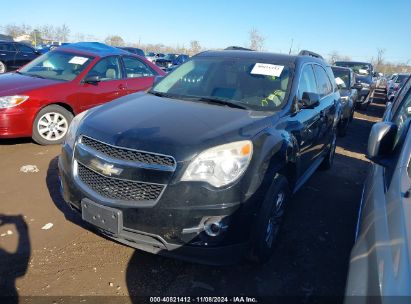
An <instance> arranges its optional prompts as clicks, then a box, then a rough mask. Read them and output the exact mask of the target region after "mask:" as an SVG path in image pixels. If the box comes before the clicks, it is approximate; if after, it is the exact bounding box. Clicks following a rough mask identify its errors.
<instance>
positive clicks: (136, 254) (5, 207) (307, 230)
mask: <svg viewBox="0 0 411 304" xmlns="http://www.w3.org/2000/svg"><path fill="white" fill-rule="evenodd" d="M384 108H385V106H384V105H379V104H373V105H371V106H370V107H369V109H368V111H367V113H366V114H364V113H356V115H355V119H354V121H353V123H352V125H351V127H350V129H349V132H348V135H347V136H346V137H345V138H343V139H339V142H338V144H339V147H338V148H337V153H338V155H337V156H336V159H335V166H334V167H333V169H332V170H330V171H328V172H317V173H316V174H315V175H314V176H313V177H312V178H311V179H310V181H309V182H308V183H307V184H306V185H305V187H303V189H302V190H300V191H299V192H298V193H297V194H296V196H295V197H294V198H293V200H292V202H291V203H290V205H289V206H288V209H287V214H286V219H285V225H284V227H283V231H282V234H281V237H280V239H279V242H278V248H277V250H276V252H275V254H274V256H273V258H272V260H271V262H270V263H268V264H267V265H265V266H264V267H256V266H255V265H253V264H251V263H247V262H244V263H243V264H241V265H238V266H235V267H232V266H231V267H211V266H203V265H196V264H190V263H185V262H181V261H177V260H173V259H168V258H163V257H160V256H154V255H151V254H148V253H144V252H141V251H136V250H134V249H132V248H128V247H125V246H123V245H119V244H117V243H115V242H113V241H110V240H107V239H105V238H103V237H101V236H99V235H97V234H95V233H94V232H91V231H89V230H86V229H85V228H87V227H86V226H85V225H84V224H82V223H81V220H80V219H79V218H78V216H76V215H74V214H72V213H71V211H70V210H69V208H68V207H66V205H65V204H64V203H63V201H62V199H61V197H60V196H59V191H58V187H59V185H58V179H57V161H56V157H57V155H58V154H59V150H60V148H59V147H57V146H55V147H41V146H38V145H36V144H33V143H32V142H30V141H29V140H8V141H1V142H0V169H1V173H0V220H2V223H0V286H3V289H4V285H6V290H0V294H1V295H4V294H13V292H16V293H17V294H18V295H19V296H20V297H22V298H23V299H26V300H27V298H25V297H26V296H39V295H51V296H54V297H52V298H47V302H50V299H55V301H56V302H58V303H60V302H67V301H68V300H67V299H68V298H66V297H63V296H86V295H112V296H117V295H123V296H126V297H121V298H119V297H118V298H111V300H113V301H117V300H119V299H121V300H122V301H123V302H129V301H130V298H129V297H128V296H129V295H138V296H140V295H145V296H154V295H161V296H172V295H180V296H189V295H198V294H202V295H232V296H240V295H244V296H272V295H277V296H278V295H281V296H282V295H299V296H302V298H303V299H304V298H308V297H309V296H311V295H332V296H342V295H343V293H344V288H345V279H346V275H347V264H348V259H349V254H350V250H351V247H352V245H353V238H354V231H355V225H356V220H357V212H358V205H359V201H360V196H361V190H362V183H363V180H364V178H365V174H366V171H367V167H368V164H369V163H368V162H367V160H366V159H365V157H364V155H363V153H364V152H365V148H366V143H367V138H368V134H369V131H370V128H371V126H372V123H373V122H375V121H378V120H379V119H380V117H381V116H382V113H383V111H384ZM24 165H36V166H37V168H38V169H39V171H38V172H35V173H23V172H20V168H21V167H22V166H24ZM1 214H2V215H1ZM5 215H7V216H5ZM46 224H49V225H48V227H47V226H46ZM51 224H52V227H51V228H49V227H50V226H51ZM46 228H49V229H46ZM1 282H3V285H2V284H1ZM5 283H6V284H5ZM0 288H1V287H0ZM31 299H35V298H31ZM71 299H73V298H71ZM74 299H76V300H75V302H76V303H78V302H81V301H82V300H80V299H83V298H77V297H76V298H74ZM43 300H44V298H43ZM53 301H54V300H53ZM99 301H100V302H101V300H99ZM0 302H1V298H0ZM29 302H30V301H29ZM88 302H90V301H88ZM31 303H32V302H31ZM50 303H51V302H50Z"/></svg>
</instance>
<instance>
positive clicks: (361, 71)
mask: <svg viewBox="0 0 411 304" xmlns="http://www.w3.org/2000/svg"><path fill="white" fill-rule="evenodd" d="M358 73H359V74H361V75H368V71H367V70H365V69H359V70H358Z"/></svg>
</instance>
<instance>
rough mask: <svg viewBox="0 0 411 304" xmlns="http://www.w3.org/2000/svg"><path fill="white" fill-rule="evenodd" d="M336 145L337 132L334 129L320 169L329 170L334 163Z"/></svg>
mask: <svg viewBox="0 0 411 304" xmlns="http://www.w3.org/2000/svg"><path fill="white" fill-rule="evenodd" d="M336 147H337V134H336V132H335V131H334V134H333V138H332V140H331V143H330V146H329V147H328V151H327V154H326V156H325V158H324V160H323V161H322V163H321V165H320V169H321V170H329V169H331V168H332V166H333V164H334V156H335V148H336Z"/></svg>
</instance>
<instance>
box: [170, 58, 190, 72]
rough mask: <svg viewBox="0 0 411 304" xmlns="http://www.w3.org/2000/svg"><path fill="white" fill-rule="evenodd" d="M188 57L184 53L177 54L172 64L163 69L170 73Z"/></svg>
mask: <svg viewBox="0 0 411 304" xmlns="http://www.w3.org/2000/svg"><path fill="white" fill-rule="evenodd" d="M189 59H190V56H188V55H185V54H181V55H178V56H177V58H176V59H174V60H173V62H172V64H171V65H169V67H168V68H166V69H165V71H166V72H167V73H170V72H172V71H174V70H175V69H176V68H177V67H178V66H180V65H181V64H183V63H184V62H186V61H187V60H189Z"/></svg>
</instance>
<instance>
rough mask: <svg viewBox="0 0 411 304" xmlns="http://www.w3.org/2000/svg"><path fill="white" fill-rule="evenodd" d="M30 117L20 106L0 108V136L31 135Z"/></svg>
mask: <svg viewBox="0 0 411 304" xmlns="http://www.w3.org/2000/svg"><path fill="white" fill-rule="evenodd" d="M31 128H32V119H31V116H30V115H29V114H28V113H27V111H26V110H25V109H23V108H21V107H14V108H9V109H0V138H15V137H26V136H31Z"/></svg>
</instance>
